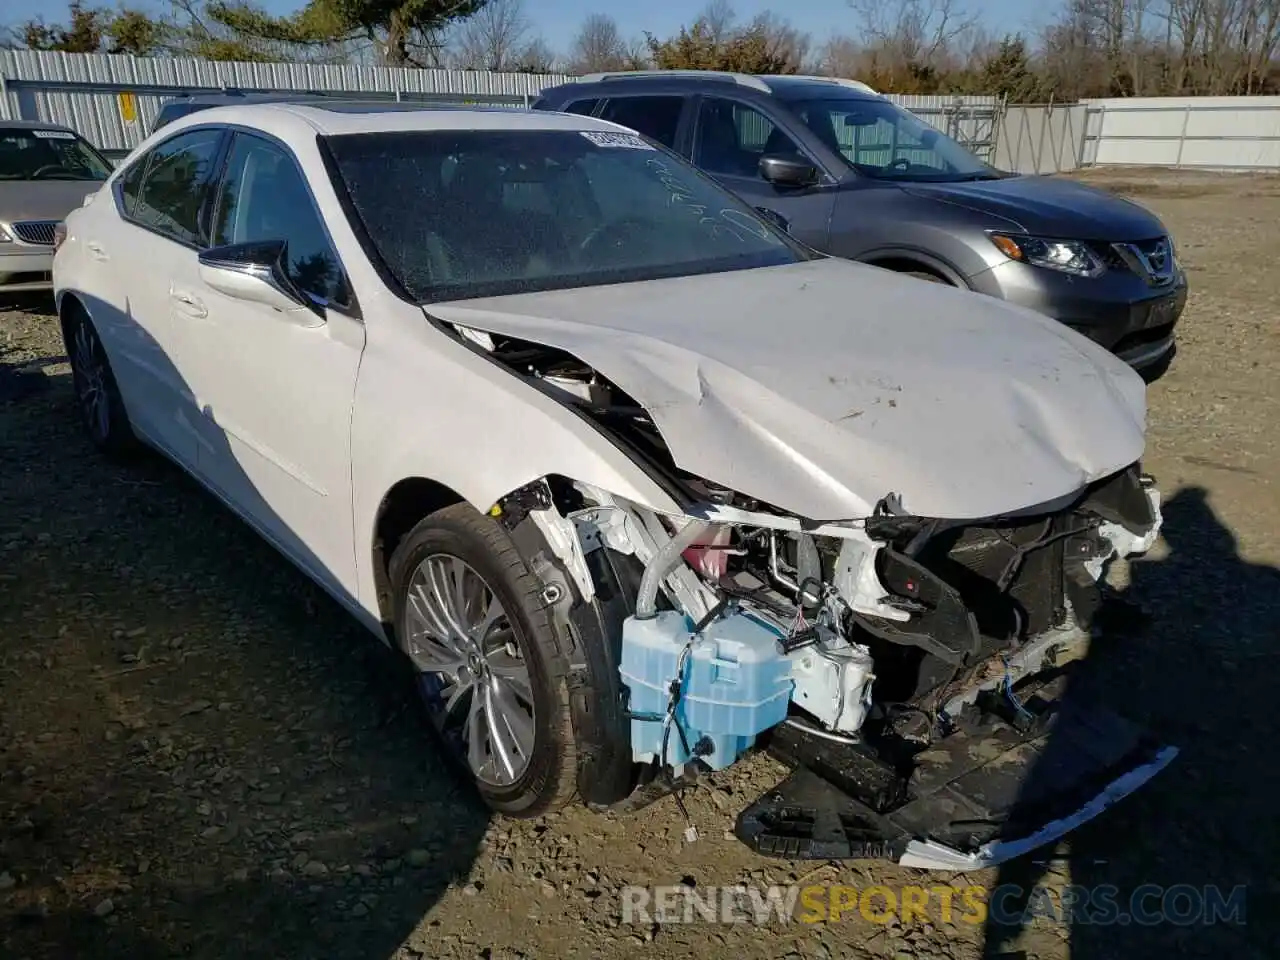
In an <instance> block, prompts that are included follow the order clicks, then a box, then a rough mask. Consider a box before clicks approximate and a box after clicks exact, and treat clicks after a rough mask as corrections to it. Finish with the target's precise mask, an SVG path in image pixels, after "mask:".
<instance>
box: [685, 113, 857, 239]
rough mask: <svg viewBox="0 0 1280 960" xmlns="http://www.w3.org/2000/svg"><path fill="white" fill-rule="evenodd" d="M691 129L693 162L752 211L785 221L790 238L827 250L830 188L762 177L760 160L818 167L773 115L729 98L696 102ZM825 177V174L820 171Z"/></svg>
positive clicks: (832, 198)
mask: <svg viewBox="0 0 1280 960" xmlns="http://www.w3.org/2000/svg"><path fill="white" fill-rule="evenodd" d="M696 114H697V118H696V122H695V123H694V124H693V126H692V130H691V133H692V140H693V151H692V156H693V162H694V164H695V165H696V166H697V167H698V169H699V170H701V171H702V172H703V173H706V174H709V175H711V176H713V177H715V178H716V179H717V180H719V181H720V182H721V183H722V184H723V185H724V186H725V187H727V188H728V189H730V190H732V191H733V192H734V193H736V194H738V196H740V197H742V198H743V199H744V200H746V201H747V202H748V203H750V204H751V205H752V206H753V207H760V208H763V209H766V210H772V211H773V212H774V213H777V214H779V215H780V216H782V217H783V218H785V219H786V221H787V224H788V228H789V229H790V231H791V235H792V236H793V237H795V238H796V239H797V240H799V241H801V242H802V243H807V244H809V245H810V246H813V247H816V248H818V249H819V250H824V249H826V246H827V241H828V240H829V239H830V236H831V214H832V211H833V210H834V208H835V199H836V190H835V186H834V184H831V183H825V182H820V183H819V184H817V185H815V186H812V187H778V186H775V185H774V184H772V183H770V182H769V181H767V180H765V179H764V177H762V176H761V175H760V158H761V157H763V156H766V155H783V156H788V157H793V158H798V159H803V160H805V161H807V162H809V163H811V164H813V166H814V168H815V169H817V170H818V171H822V165H821V164H820V163H818V161H817V160H816V159H815V158H814V157H813V156H811V155H810V154H809V153H808V151H806V150H805V149H804V148H803V147H801V146H800V144H799V143H797V142H796V140H795V138H794V137H792V136H791V135H790V134H789V133H787V131H786V128H785V127H784V126H783V125H782V124H781V123H780V122H779V121H778V119H777V118H776V117H773V116H771V115H770V114H768V113H767V112H765V111H764V110H763V109H761V108H759V107H756V106H754V105H752V104H750V103H747V102H745V101H743V100H738V99H736V98H732V97H720V96H703V97H700V98H699V101H698V105H697V110H696ZM820 176H822V177H823V178H824V179H825V175H824V174H821V173H820Z"/></svg>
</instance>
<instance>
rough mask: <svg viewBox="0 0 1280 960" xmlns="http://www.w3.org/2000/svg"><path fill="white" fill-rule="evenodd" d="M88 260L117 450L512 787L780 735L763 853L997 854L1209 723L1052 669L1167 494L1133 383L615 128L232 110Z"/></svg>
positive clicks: (990, 305) (600, 800)
mask: <svg viewBox="0 0 1280 960" xmlns="http://www.w3.org/2000/svg"><path fill="white" fill-rule="evenodd" d="M54 283H55V288H56V296H57V301H58V309H59V313H60V316H61V320H62V323H63V326H64V330H65V336H66V342H67V347H68V352H69V354H70V358H71V363H72V370H73V379H74V383H75V389H76V392H77V396H78V398H79V405H80V409H81V411H82V412H83V416H84V420H85V423H86V426H87V428H88V432H89V434H90V436H91V437H92V439H93V441H94V443H95V444H97V445H98V446H99V447H100V448H102V449H103V450H105V451H107V452H109V453H112V454H119V453H125V452H127V451H128V450H129V449H130V448H132V447H133V446H135V444H136V442H137V441H139V440H141V441H144V442H145V444H147V445H149V446H151V447H154V448H156V449H158V450H160V451H162V452H163V453H164V454H165V455H166V456H168V457H170V458H172V459H173V460H175V461H176V462H177V463H178V464H180V465H181V466H182V467H184V468H185V469H186V470H188V471H189V472H190V473H191V474H192V475H194V476H195V477H196V478H197V479H198V480H199V481H201V482H202V483H203V484H204V485H205V486H207V487H208V488H209V489H210V490H211V491H213V492H214V493H215V494H216V495H217V496H218V497H219V498H221V499H222V500H224V501H225V502H226V503H227V504H228V505H229V506H230V507H231V508H232V509H234V510H235V511H237V512H238V513H239V514H240V515H241V516H243V517H244V519H245V520H246V521H247V522H248V523H250V524H251V525H252V526H253V527H255V528H256V529H257V530H258V531H259V532H260V533H261V534H262V535H263V536H264V537H266V538H267V539H268V540H270V541H271V542H272V543H273V544H275V545H276V546H277V547H278V548H279V549H280V551H281V552H282V553H284V554H285V555H286V556H288V557H289V558H290V559H291V560H292V561H293V562H294V563H296V564H297V565H298V566H299V567H300V568H301V569H302V570H303V571H305V572H306V573H307V574H308V575H309V576H310V577H312V578H313V579H314V580H315V581H316V582H317V583H319V584H320V585H321V586H323V587H324V588H325V589H326V590H327V591H329V592H330V593H332V595H333V596H334V597H336V598H337V599H338V600H339V601H340V602H341V603H343V604H344V605H345V606H346V607H347V608H348V609H349V610H350V611H351V613H352V614H353V615H354V616H356V617H357V618H359V619H360V620H361V621H362V622H363V623H364V624H366V625H367V626H368V628H369V629H370V630H371V631H373V632H374V633H375V634H376V635H377V636H378V637H379V638H381V639H382V640H384V641H385V642H386V643H388V644H391V645H392V646H393V647H394V648H395V649H397V650H399V651H401V652H403V654H404V660H405V662H406V664H407V665H408V666H409V667H410V668H411V669H412V670H413V671H414V675H415V676H416V678H417V680H418V685H419V688H420V690H421V695H422V697H423V699H424V702H425V704H426V706H427V709H428V711H429V715H430V716H431V717H432V718H433V719H434V723H435V726H436V727H437V729H438V731H439V733H440V734H441V738H442V742H443V744H444V745H445V747H446V749H447V751H448V752H449V754H450V755H451V756H452V757H454V758H455V759H457V760H458V761H459V762H460V763H462V764H465V766H466V768H467V769H469V770H470V772H471V774H472V776H473V777H474V779H475V782H476V784H477V786H478V788H479V792H480V794H481V795H482V796H483V798H484V799H485V800H486V801H487V802H488V803H489V804H490V805H491V806H492V807H493V809H495V810H498V811H501V812H504V813H507V814H510V815H516V816H533V815H536V814H540V813H543V812H545V811H548V810H551V809H553V808H555V807H557V806H559V805H561V804H564V803H565V802H567V801H569V800H570V799H572V798H574V797H575V796H578V797H580V798H582V799H583V800H585V801H586V802H588V803H589V804H591V805H593V806H595V807H599V808H607V807H621V808H628V807H630V808H634V807H637V806H640V805H642V804H644V803H645V802H648V801H649V800H652V799H654V798H656V797H658V796H661V795H663V794H664V793H668V792H671V791H678V790H680V789H683V788H684V787H685V786H686V785H688V784H689V783H690V782H691V781H692V780H693V779H694V778H695V777H696V776H697V775H698V774H699V773H702V772H705V771H706V770H708V769H710V770H718V769H722V768H724V767H726V766H728V765H729V764H732V763H734V762H735V761H736V760H737V759H738V758H739V757H740V756H741V755H742V754H743V753H744V752H746V751H747V750H749V749H751V748H753V747H758V746H761V745H764V744H767V745H768V746H769V747H770V748H771V749H773V750H774V752H775V753H777V754H778V755H780V756H784V757H787V758H789V759H790V761H791V762H792V764H793V766H794V768H795V772H794V773H793V774H792V776H791V778H790V779H789V780H788V781H787V782H786V783H784V784H781V785H780V786H779V787H778V789H777V790H776V791H771V792H770V793H769V794H767V795H766V796H764V797H762V798H761V799H760V801H758V802H757V803H756V804H754V805H753V806H751V807H750V808H749V809H747V810H746V811H744V812H743V814H742V815H741V816H740V817H739V820H738V832H739V835H740V836H741V837H742V838H743V839H744V840H745V841H747V842H749V843H750V844H752V845H753V846H754V847H755V848H756V849H757V850H759V851H761V852H762V853H766V854H777V855H785V856H790V857H804V856H813V857H820V858H823V859H828V858H831V857H840V856H842V857H860V856H870V855H875V856H887V857H890V858H892V859H894V860H897V861H900V862H902V863H906V864H913V865H917V866H924V867H945V868H947V869H952V870H955V869H967V868H970V867H976V866H983V865H987V864H991V863H995V862H999V861H1000V860H1003V859H1006V858H1008V857H1010V856H1013V855H1016V854H1018V853H1020V852H1021V851H1023V850H1025V849H1028V848H1029V847H1032V846H1035V845H1038V844H1040V843H1043V842H1047V841H1048V840H1051V839H1053V838H1055V837H1057V836H1059V835H1061V834H1062V833H1065V832H1066V831H1067V830H1069V829H1071V828H1072V827H1073V826H1074V825H1075V824H1076V823H1079V822H1081V821H1082V820H1084V819H1087V818H1088V817H1090V816H1092V815H1093V814H1094V813H1096V812H1097V811H1098V810H1100V809H1101V808H1102V807H1103V806H1105V805H1107V804H1108V803H1110V802H1111V801H1112V800H1114V799H1115V798H1117V797H1119V796H1123V795H1125V794H1127V793H1129V792H1130V791H1132V790H1133V789H1135V788H1136V787H1137V786H1138V785H1139V784H1140V783H1142V782H1144V781H1145V780H1147V779H1148V778H1149V777H1150V776H1152V775H1153V774H1154V773H1155V772H1156V771H1158V770H1159V769H1160V768H1161V767H1163V766H1164V765H1165V764H1167V763H1168V762H1169V760H1170V759H1171V758H1172V756H1173V754H1174V752H1175V751H1174V750H1173V748H1169V747H1161V746H1160V745H1159V744H1156V743H1153V742H1151V741H1150V740H1149V739H1148V738H1146V737H1145V736H1144V735H1143V734H1141V732H1140V731H1137V729H1136V728H1133V727H1132V726H1130V725H1128V724H1126V723H1124V722H1123V721H1121V720H1119V719H1118V718H1115V717H1113V716H1111V715H1110V714H1109V713H1107V712H1106V711H1101V710H1093V709H1092V708H1091V709H1090V710H1083V711H1081V710H1076V711H1074V712H1073V711H1072V710H1071V709H1068V707H1067V706H1064V705H1063V704H1064V703H1067V701H1064V700H1063V699H1062V697H1061V685H1062V678H1061V677H1060V676H1058V670H1059V668H1061V667H1062V665H1063V664H1065V663H1067V662H1068V661H1070V660H1072V659H1073V658H1079V657H1080V656H1082V655H1083V654H1084V653H1085V652H1086V649H1085V648H1086V645H1087V642H1088V638H1089V635H1090V632H1091V629H1093V628H1095V627H1096V626H1097V624H1096V623H1095V622H1094V621H1093V619H1092V617H1093V613H1094V608H1095V606H1096V601H1097V598H1098V595H1099V590H1098V587H1097V585H1096V583H1095V581H1096V580H1097V578H1098V576H1099V575H1100V573H1101V571H1102V569H1103V567H1104V564H1105V563H1106V562H1107V561H1108V560H1110V559H1111V558H1113V557H1116V556H1126V555H1130V554H1135V553H1141V552H1143V551H1144V550H1146V549H1147V548H1148V547H1149V546H1150V545H1151V543H1152V541H1153V540H1154V539H1155V537H1156V534H1157V532H1158V529H1159V524H1160V513H1159V497H1158V495H1157V494H1156V492H1155V489H1154V487H1153V486H1152V485H1151V482H1150V479H1149V478H1147V477H1145V476H1144V475H1143V474H1142V473H1141V471H1140V467H1139V460H1140V457H1141V455H1142V452H1143V443H1144V421H1145V399H1144V386H1143V384H1142V382H1141V380H1140V379H1139V378H1138V377H1137V375H1136V374H1134V373H1133V372H1131V371H1130V370H1129V368H1128V367H1127V366H1126V365H1124V364H1123V363H1122V362H1121V361H1119V360H1117V359H1115V358H1114V357H1112V356H1111V355H1110V354H1108V353H1107V352H1106V351H1104V350H1103V349H1101V348H1100V347H1097V346H1095V345H1094V344H1092V343H1091V342H1089V341H1088V340H1086V339H1085V338H1083V337H1081V336H1079V335H1077V334H1074V333H1072V332H1071V331H1069V330H1066V329H1065V328H1063V327H1062V326H1060V325H1058V324H1056V323H1054V322H1053V321H1051V320H1049V319H1047V318H1043V317H1040V316H1039V315H1037V314H1034V313H1032V312H1030V311H1027V310H1023V309H1021V308H1018V307H1014V306H1011V305H1009V304H1007V303H1003V302H1000V301H998V300H995V299H991V298H986V297H981V296H977V295H970V294H966V293H961V292H958V291H954V290H950V289H947V288H944V287H940V286H933V285H929V284H921V283H918V282H915V281H913V280H911V279H908V278H902V277H898V276H895V275H893V274H891V273H889V272H887V271H884V270H880V269H877V268H875V267H869V266H864V265H860V264H855V263H851V262H848V261H844V260H839V259H832V258H828V257H824V256H822V255H819V254H817V253H815V252H814V251H812V250H810V249H808V248H806V247H803V246H800V245H798V244H797V243H795V242H794V241H793V240H792V239H791V238H790V237H788V236H787V235H786V233H785V232H784V231H783V230H781V229H780V228H779V227H778V226H776V225H774V224H773V223H772V222H770V221H768V220H767V219H765V218H762V217H761V216H760V215H757V212H756V211H755V210H753V209H752V208H751V207H749V206H747V205H746V204H744V203H743V202H742V201H740V200H738V199H736V198H735V197H734V196H732V195H730V194H729V193H726V192H725V191H724V190H723V189H721V188H720V187H718V186H716V185H715V184H714V183H713V182H712V181H710V180H708V179H707V178H705V177H703V176H702V175H700V174H699V173H698V172H696V171H695V170H694V169H693V168H692V167H690V166H688V165H687V164H685V163H684V162H682V161H681V160H680V159H679V158H677V157H676V156H674V155H673V154H671V153H669V152H667V151H665V150H663V149H661V148H658V147H656V146H655V145H654V144H652V143H651V142H649V141H648V140H646V139H644V138H641V137H640V136H638V135H637V134H635V133H632V132H630V131H627V130H625V129H624V128H621V127H618V126H615V125H613V124H610V123H607V122H604V121H599V120H593V119H590V118H586V117H581V116H570V115H561V114H553V113H530V112H523V111H505V110H459V109H421V108H418V109H407V110H406V109H398V108H396V107H393V106H385V107H382V106H371V105H368V104H365V105H356V104H341V103H330V104H323V105H316V104H314V103H310V104H303V103H274V104H258V105H246V106H235V107H223V108H217V109H212V110H208V111H204V112H201V113H198V114H195V115H192V116H190V117H187V118H184V119H182V120H179V121H177V122H175V123H173V124H171V125H168V126H166V127H165V128H164V129H163V130H161V131H159V132H157V133H156V134H154V135H153V136H152V137H151V138H150V139H149V140H147V141H146V142H145V143H144V144H143V145H142V146H141V147H139V148H138V149H137V150H136V151H134V153H133V154H132V155H131V156H130V157H129V158H128V159H127V160H125V161H123V162H122V163H121V164H120V167H119V169H118V170H117V171H116V172H115V173H114V174H113V175H112V177H111V179H110V181H109V183H108V184H107V186H106V187H104V188H103V189H102V190H101V191H100V192H99V193H98V194H97V195H96V196H95V197H93V198H92V200H90V201H89V202H87V203H86V205H85V206H84V207H82V208H80V209H78V210H76V211H75V212H74V213H73V214H72V215H71V216H69V217H68V218H67V220H66V223H65V225H64V227H63V228H62V230H61V231H60V237H59V247H58V251H57V254H56V258H55V262H54ZM1068 706H1069V704H1068ZM1072 718H1074V719H1072ZM1073 724H1075V726H1074V727H1073ZM1073 730H1074V731H1075V733H1072V731H1073ZM1081 731H1084V733H1081ZM1073 737H1074V739H1073ZM1063 751H1066V754H1067V755H1068V756H1069V758H1070V760H1071V763H1074V764H1075V768H1072V769H1073V773H1072V776H1071V777H1069V778H1067V781H1065V782H1061V783H1055V785H1054V786H1055V789H1054V791H1052V797H1051V801H1044V802H1041V801H1042V800H1043V798H1041V797H1040V796H1039V792H1040V791H1039V788H1038V785H1037V774H1036V772H1035V769H1033V768H1037V766H1036V763H1035V761H1036V758H1041V760H1043V759H1044V757H1054V758H1056V759H1057V760H1060V759H1061V757H1060V756H1058V754H1061V753H1062V752H1063ZM1044 762H1045V763H1048V762H1049V761H1044ZM1055 762H1056V761H1055ZM1058 765H1059V766H1060V764H1058ZM1041 766H1043V764H1041ZM1076 768H1078V769H1076ZM1037 769H1038V768H1037ZM1011 771H1012V772H1014V773H1021V774H1023V775H1024V776H1022V777H1021V783H1022V786H1021V788H1020V790H1021V792H1020V793H1019V792H1018V791H1017V790H1013V789H1012V788H1011V787H1010V786H1009V784H1010V783H1012V784H1014V785H1015V786H1016V785H1017V784H1018V782H1019V778H1016V777H1015V778H1013V779H1012V780H1010V779H1009V774H1010V772H1011ZM1059 780H1061V777H1059ZM997 782H998V783H999V784H1002V785H1003V786H1002V788H1001V789H995V787H994V786H993V785H994V784H996V783H997ZM1082 784H1083V785H1084V786H1082ZM1059 788H1060V789H1059ZM1082 790H1084V791H1085V792H1083V793H1082V792H1081V791H1082ZM1033 795H1034V796H1035V798H1036V802H1035V804H1034V810H1033V812H1031V813H1028V812H1027V811H1028V810H1029V809H1031V808H1028V807H1027V805H1026V802H1023V801H1027V798H1030V797H1032V796H1033ZM797 811H798V812H797ZM851 818H852V819H851ZM855 821H856V822H857V823H858V824H860V826H858V827H857V828H856V829H855V828H854V827H853V826H850V824H851V823H854V822H855Z"/></svg>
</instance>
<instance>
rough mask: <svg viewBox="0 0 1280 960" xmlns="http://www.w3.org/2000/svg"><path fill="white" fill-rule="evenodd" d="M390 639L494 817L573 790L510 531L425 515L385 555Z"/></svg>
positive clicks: (557, 675)
mask: <svg viewBox="0 0 1280 960" xmlns="http://www.w3.org/2000/svg"><path fill="white" fill-rule="evenodd" d="M389 573H390V579H391V584H392V589H393V591H394V602H395V614H394V616H395V632H396V638H397V641H398V643H399V645H400V647H401V649H402V650H403V652H404V653H405V655H406V656H407V658H408V660H409V663H410V664H411V666H412V669H413V670H414V672H415V683H416V687H417V690H418V693H419V696H420V698H421V702H422V705H423V708H424V711H425V713H426V715H427V718H428V720H429V722H430V724H431V726H432V728H433V729H434V730H435V732H436V734H437V735H438V736H439V738H440V740H441V742H442V744H443V745H444V747H445V750H446V751H447V753H448V754H449V756H450V757H451V758H452V759H453V760H454V761H455V762H457V763H458V764H460V765H461V766H462V768H463V769H464V770H465V771H466V772H467V774H468V775H469V776H470V777H471V779H472V780H473V781H474V782H475V784H476V787H477V789H478V790H479V792H480V794H481V796H483V797H484V799H485V801H486V802H487V803H488V804H489V806H491V807H492V808H493V809H495V810H497V811H500V812H502V813H505V814H508V815H511V816H518V817H532V816H538V815H540V814H543V813H546V812H548V811H549V810H553V809H555V808H557V807H560V806H563V805H564V804H565V803H567V802H568V801H569V800H570V799H571V798H572V797H573V795H574V789H575V776H576V769H577V751H576V746H575V741H574V735H573V729H572V724H571V722H570V713H569V696H568V690H567V687H566V684H565V672H566V667H565V664H564V662H563V658H562V657H561V655H560V653H559V649H558V647H557V644H556V638H555V634H554V630H553V627H552V625H551V623H550V621H549V619H548V616H547V612H546V610H545V607H544V604H543V601H542V597H541V589H540V587H539V584H538V581H537V580H536V579H535V578H534V577H533V576H532V575H531V574H530V573H529V572H528V570H527V569H526V567H525V564H524V561H523V560H522V559H521V557H520V555H519V553H518V552H517V551H516V549H515V546H514V545H513V544H512V542H511V540H510V538H509V537H508V536H507V534H506V531H505V530H503V528H502V526H501V525H500V524H498V523H497V522H496V521H495V520H493V519H491V518H489V517H486V516H483V515H481V514H479V513H477V512H476V511H475V510H474V509H473V508H472V507H470V506H469V505H467V504H455V505H453V506H450V507H446V508H445V509H443V510H440V511H437V512H436V513H433V514H431V515H430V516H428V517H426V518H425V519H423V520H422V521H421V522H419V524H418V525H417V526H416V527H414V529H413V530H412V531H410V533H409V534H408V535H407V536H406V537H405V538H404V540H402V541H401V543H400V545H399V546H398V547H397V548H396V551H395V553H394V555H393V556H392V558H391V564H390V571H389Z"/></svg>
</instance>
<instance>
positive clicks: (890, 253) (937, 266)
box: [857, 245, 970, 290]
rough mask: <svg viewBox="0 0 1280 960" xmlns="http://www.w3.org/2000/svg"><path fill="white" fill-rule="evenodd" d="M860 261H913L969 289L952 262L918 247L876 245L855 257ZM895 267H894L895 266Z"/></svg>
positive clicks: (877, 264) (874, 262) (875, 262)
mask: <svg viewBox="0 0 1280 960" xmlns="http://www.w3.org/2000/svg"><path fill="white" fill-rule="evenodd" d="M857 259H858V260H859V261H860V262H861V263H868V264H871V265H872V266H881V265H884V264H886V263H892V264H899V263H904V262H905V263H914V264H919V265H920V266H921V267H923V268H925V269H926V270H929V271H931V272H933V273H936V274H938V275H939V276H941V277H944V278H945V279H946V280H947V282H948V283H950V284H951V285H952V286H956V287H961V288H963V289H966V290H967V289H969V288H970V286H969V281H968V279H967V278H966V277H965V275H964V273H963V272H961V271H960V269H959V268H957V267H956V266H955V265H954V264H952V263H950V262H949V261H947V260H944V259H943V258H942V257H940V256H937V255H936V254H933V253H929V252H927V251H925V250H921V249H920V248H919V247H913V246H906V245H890V246H883V247H877V248H875V249H874V250H869V251H867V252H866V253H862V254H860V255H859V256H858V258H857ZM895 269H896V268H895Z"/></svg>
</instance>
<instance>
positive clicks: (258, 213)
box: [212, 133, 349, 305]
mask: <svg viewBox="0 0 1280 960" xmlns="http://www.w3.org/2000/svg"><path fill="white" fill-rule="evenodd" d="M212 235H213V245H214V246H216V247H220V246H224V245H226V244H232V243H251V242H260V241H265V240H280V241H283V242H284V244H285V272H286V273H287V274H288V276H289V279H290V280H292V281H293V282H294V284H295V285H296V286H297V287H298V289H300V290H302V291H303V292H304V293H308V294H310V295H311V296H312V297H314V298H316V299H317V300H319V301H321V302H323V303H332V304H335V305H342V304H346V303H347V301H348V299H349V298H348V296H347V288H346V282H345V278H344V275H343V272H342V267H341V265H340V264H339V262H338V257H337V254H336V253H334V250H333V247H332V246H331V245H330V243H329V236H328V234H327V233H326V231H325V229H324V226H323V224H322V223H321V220H320V214H319V213H318V212H317V211H316V208H315V204H314V203H313V202H312V200H311V191H310V190H309V189H308V188H307V183H306V180H305V179H304V178H303V176H302V171H301V170H299V169H298V165H297V163H295V162H294V159H293V157H291V156H290V155H289V154H288V153H286V152H285V151H284V150H283V149H281V148H280V147H278V146H276V145H275V144H273V143H271V142H269V141H267V140H263V139H262V138H260V137H255V136H251V135H248V134H242V133H237V134H236V135H235V138H234V139H233V140H232V142H231V150H230V152H229V153H228V156H227V166H226V173H225V174H224V176H223V179H222V184H221V186H220V188H219V191H218V195H217V198H216V200H215V202H214V214H213V230H212Z"/></svg>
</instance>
